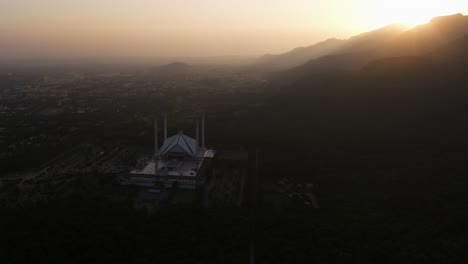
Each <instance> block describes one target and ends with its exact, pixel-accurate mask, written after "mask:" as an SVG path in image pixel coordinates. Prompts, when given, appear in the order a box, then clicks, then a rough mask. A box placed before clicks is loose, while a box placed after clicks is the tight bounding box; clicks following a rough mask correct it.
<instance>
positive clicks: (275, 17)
mask: <svg viewBox="0 0 468 264" xmlns="http://www.w3.org/2000/svg"><path fill="white" fill-rule="evenodd" d="M467 2H468V1H465V0H461V1H448V0H444V1H442V0H425V1H417V0H406V1H399V0H393V1H388V0H386V1H377V0H354V1H351V0H327V1H313V0H289V1H284V0H281V1H279V0H236V1H234V0H229V1H227V0H226V1H223V0H185V1H184V0H132V1H130V0H80V1H76V0H74V1H73V0H0V56H4V57H5V56H7V57H8V56H10V57H15V56H16V57H28V56H57V57H60V56H224V55H260V54H264V53H280V52H284V51H287V50H290V49H292V48H294V47H297V46H305V45H311V44H313V43H315V42H317V41H321V40H324V39H326V38H330V37H337V38H347V37H349V36H352V35H355V34H359V33H361V32H364V31H368V30H371V29H375V28H377V27H380V26H384V25H386V24H389V23H392V22H409V23H423V22H426V21H428V20H429V18H430V17H432V16H436V15H447V14H453V13H467V12H466V11H468V3H467Z"/></svg>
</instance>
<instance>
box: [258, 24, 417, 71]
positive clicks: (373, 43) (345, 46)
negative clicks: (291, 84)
mask: <svg viewBox="0 0 468 264" xmlns="http://www.w3.org/2000/svg"><path fill="white" fill-rule="evenodd" d="M407 29H408V26H406V25H402V24H392V25H389V26H386V27H383V28H380V29H377V30H374V31H370V32H367V33H364V34H360V35H357V36H354V37H351V38H349V39H347V40H339V39H334V38H332V39H328V40H325V41H323V42H319V43H317V44H314V45H312V46H308V47H300V48H295V49H293V50H291V51H289V52H286V53H283V54H278V55H270V54H268V55H265V56H263V57H261V58H260V59H259V60H258V61H257V62H256V63H257V64H260V65H267V66H270V67H276V68H292V67H296V66H300V65H302V64H304V63H306V62H307V61H310V60H313V59H317V58H320V57H323V56H327V55H332V56H333V55H337V54H345V53H357V52H364V51H368V50H373V49H375V48H377V47H379V46H380V45H382V44H383V43H386V42H388V41H390V40H392V39H394V38H395V37H397V36H399V35H400V34H401V33H402V32H404V31H405V30H407Z"/></svg>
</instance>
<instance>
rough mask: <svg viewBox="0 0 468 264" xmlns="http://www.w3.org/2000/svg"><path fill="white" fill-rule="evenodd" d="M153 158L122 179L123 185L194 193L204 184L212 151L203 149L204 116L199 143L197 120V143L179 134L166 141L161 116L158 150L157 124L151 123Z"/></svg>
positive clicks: (165, 123)
mask: <svg viewBox="0 0 468 264" xmlns="http://www.w3.org/2000/svg"><path fill="white" fill-rule="evenodd" d="M154 124H155V127H154V131H155V132H154V138H155V155H154V156H153V158H151V159H150V160H149V161H148V162H147V163H146V165H145V166H144V167H143V168H142V169H139V170H133V171H131V172H130V173H128V174H126V175H124V176H122V177H121V178H120V182H121V183H122V184H124V185H136V186H144V187H154V186H164V187H173V186H177V187H178V188H183V189H196V188H197V187H201V186H203V184H204V181H205V174H206V170H207V168H208V167H209V164H210V162H211V159H212V158H213V157H214V156H215V151H214V150H212V149H207V148H206V147H205V116H204V115H203V116H202V133H201V134H202V140H201V144H200V140H199V131H198V130H199V125H198V120H197V125H196V134H197V135H196V139H194V138H191V137H189V136H187V135H185V134H184V133H183V132H182V131H179V132H178V134H176V135H173V136H171V137H167V118H166V115H164V142H163V144H162V146H161V148H159V142H158V123H157V120H155V122H154Z"/></svg>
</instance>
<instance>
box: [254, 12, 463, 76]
mask: <svg viewBox="0 0 468 264" xmlns="http://www.w3.org/2000/svg"><path fill="white" fill-rule="evenodd" d="M466 34H468V17H467V16H463V15H462V14H455V15H451V16H443V17H436V18H434V19H432V20H431V21H430V22H429V23H427V24H424V25H420V26H417V27H415V28H412V29H408V27H407V26H404V25H401V24H392V25H389V26H386V27H383V28H380V29H377V30H374V31H371V32H367V33H364V34H361V35H358V36H355V37H352V38H350V39H347V40H338V39H329V40H326V41H324V42H320V43H317V44H315V45H312V46H309V47H305V48H296V49H294V50H292V51H290V52H287V53H284V54H279V55H265V56H263V57H261V58H259V59H258V61H257V64H258V65H265V66H266V65H268V66H269V67H276V68H283V69H286V68H294V67H296V68H295V69H294V71H299V72H301V71H302V72H309V73H310V72H324V71H330V70H356V69H359V68H362V67H363V66H365V65H366V64H367V63H368V62H369V61H371V60H374V59H379V58H385V57H397V56H417V55H421V54H427V53H429V52H431V51H434V50H436V49H438V48H440V47H442V46H443V45H445V44H447V43H450V42H452V41H455V40H457V39H459V38H461V37H463V36H465V35H466Z"/></svg>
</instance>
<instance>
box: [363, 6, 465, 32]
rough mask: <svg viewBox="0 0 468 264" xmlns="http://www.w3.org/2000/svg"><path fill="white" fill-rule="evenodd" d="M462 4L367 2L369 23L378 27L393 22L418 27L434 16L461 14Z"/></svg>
mask: <svg viewBox="0 0 468 264" xmlns="http://www.w3.org/2000/svg"><path fill="white" fill-rule="evenodd" d="M373 2H374V3H373ZM462 3H463V1H440V0H394V1H369V12H368V14H370V15H369V16H370V19H369V23H370V24H375V25H380V26H383V25H387V24H390V23H395V22H398V23H407V24H412V25H419V24H423V23H427V22H429V21H430V20H431V18H433V17H436V16H442V15H449V14H455V13H460V12H462V10H463V4H462Z"/></svg>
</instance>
